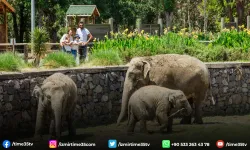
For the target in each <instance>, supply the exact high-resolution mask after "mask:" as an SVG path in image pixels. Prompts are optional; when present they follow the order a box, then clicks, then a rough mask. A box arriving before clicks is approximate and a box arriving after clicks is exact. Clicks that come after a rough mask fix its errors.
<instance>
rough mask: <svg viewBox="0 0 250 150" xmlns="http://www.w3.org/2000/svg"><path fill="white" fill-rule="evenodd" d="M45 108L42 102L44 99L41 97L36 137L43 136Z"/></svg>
mask: <svg viewBox="0 0 250 150" xmlns="http://www.w3.org/2000/svg"><path fill="white" fill-rule="evenodd" d="M44 115H45V106H44V104H43V102H42V97H41V96H40V97H39V103H38V109H37V115H36V129H35V137H36V136H39V135H41V134H42V132H41V130H42V126H43V125H44V119H45V116H44Z"/></svg>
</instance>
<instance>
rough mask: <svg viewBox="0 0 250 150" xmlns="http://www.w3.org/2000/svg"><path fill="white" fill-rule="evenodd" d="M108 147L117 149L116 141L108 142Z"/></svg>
mask: <svg viewBox="0 0 250 150" xmlns="http://www.w3.org/2000/svg"><path fill="white" fill-rule="evenodd" d="M108 146H109V148H117V141H116V140H109V141H108Z"/></svg>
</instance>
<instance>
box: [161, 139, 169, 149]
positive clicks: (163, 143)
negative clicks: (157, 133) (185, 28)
mask: <svg viewBox="0 0 250 150" xmlns="http://www.w3.org/2000/svg"><path fill="white" fill-rule="evenodd" d="M162 148H170V140H162Z"/></svg>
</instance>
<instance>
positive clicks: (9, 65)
mask: <svg viewBox="0 0 250 150" xmlns="http://www.w3.org/2000/svg"><path fill="white" fill-rule="evenodd" d="M24 66H25V63H24V61H23V59H22V58H20V57H19V56H18V55H17V54H16V55H14V54H13V53H12V52H6V53H2V54H0V71H20V69H21V68H23V67H24Z"/></svg>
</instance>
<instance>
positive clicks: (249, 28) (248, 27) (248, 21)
mask: <svg viewBox="0 0 250 150" xmlns="http://www.w3.org/2000/svg"><path fill="white" fill-rule="evenodd" d="M247 29H248V30H250V16H247Z"/></svg>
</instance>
